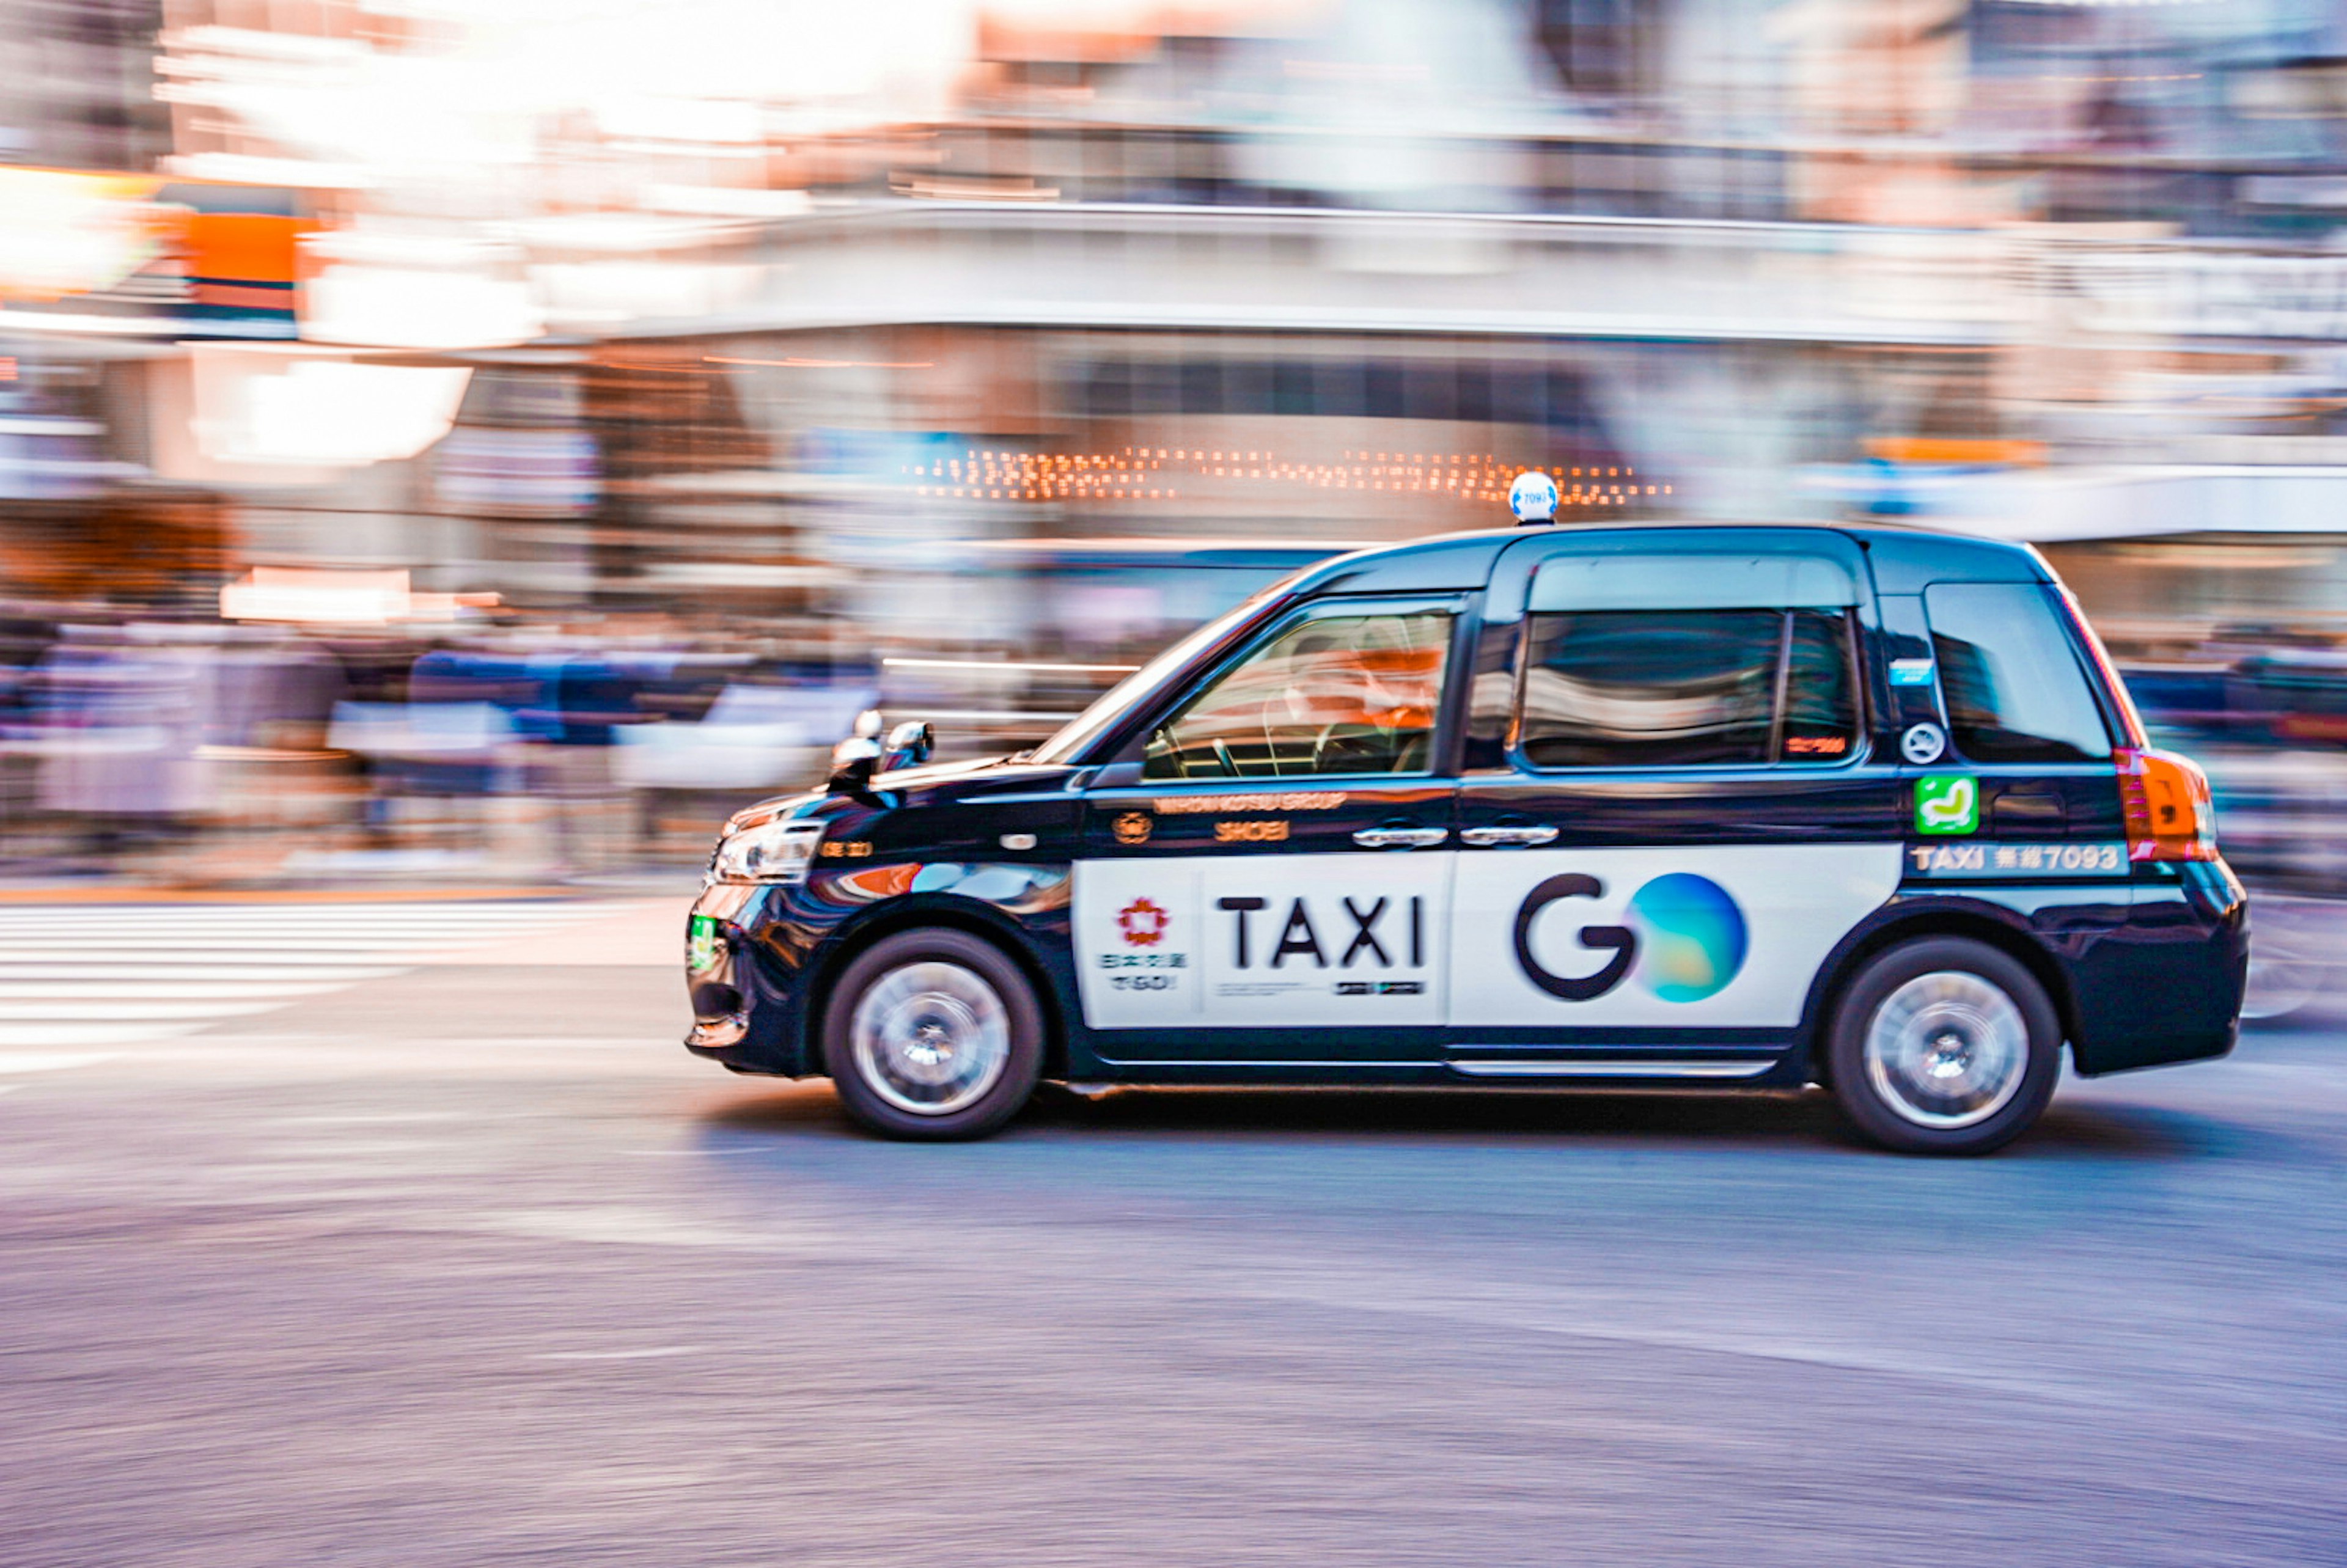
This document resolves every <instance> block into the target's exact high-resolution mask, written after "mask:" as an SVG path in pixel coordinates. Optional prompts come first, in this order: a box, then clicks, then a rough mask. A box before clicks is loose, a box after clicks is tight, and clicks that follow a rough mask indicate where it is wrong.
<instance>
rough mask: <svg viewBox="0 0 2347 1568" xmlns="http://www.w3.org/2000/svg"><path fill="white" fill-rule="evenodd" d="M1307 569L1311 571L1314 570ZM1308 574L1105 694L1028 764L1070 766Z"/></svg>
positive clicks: (1294, 575) (1210, 626)
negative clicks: (1140, 703)
mask: <svg viewBox="0 0 2347 1568" xmlns="http://www.w3.org/2000/svg"><path fill="white" fill-rule="evenodd" d="M1306 570H1309V568H1307V569H1306ZM1303 575H1304V572H1302V571H1293V572H1290V573H1288V574H1287V575H1286V577H1283V578H1281V579H1279V580H1278V581H1277V582H1275V583H1273V584H1271V585H1270V586H1269V587H1267V588H1265V589H1261V590H1260V591H1258V592H1255V593H1252V594H1249V595H1248V596H1247V597H1246V598H1245V600H1241V601H1240V602H1239V603H1238V604H1236V605H1235V606H1233V607H1232V608H1231V609H1229V610H1225V611H1224V612H1223V613H1222V614H1220V615H1218V616H1216V617H1214V620H1209V621H1208V622H1206V623H1205V624H1204V626H1201V627H1199V628H1198V629H1197V630H1195V631H1193V632H1191V633H1190V635H1189V636H1187V637H1184V638H1183V639H1182V640H1181V641H1178V642H1176V643H1174V644H1173V646H1172V647H1171V648H1168V649H1167V650H1165V651H1164V652H1163V653H1160V654H1159V655H1158V656H1157V657H1156V658H1154V659H1152V660H1151V661H1149V662H1148V663H1146V664H1143V666H1142V667H1141V668H1140V669H1138V670H1135V671H1133V673H1132V674H1130V675H1127V676H1126V677H1125V678H1124V679H1123V680H1122V681H1119V682H1117V683H1116V684H1115V685H1113V686H1112V687H1110V688H1109V689H1108V690H1107V691H1105V692H1102V693H1101V694H1100V696H1099V697H1098V698H1097V699H1095V700H1094V701H1093V702H1092V706H1091V707H1089V708H1086V709H1085V710H1084V711H1083V712H1081V713H1079V714H1077V715H1076V716H1075V717H1074V718H1072V719H1071V720H1069V721H1068V724H1067V727H1066V728H1065V729H1062V730H1061V732H1060V733H1058V734H1056V735H1053V736H1052V737H1051V739H1050V740H1048V741H1045V742H1044V743H1042V744H1041V745H1040V746H1038V747H1036V748H1035V750H1034V751H1033V752H1032V753H1030V756H1029V759H1028V760H1029V761H1030V762H1038V763H1065V762H1068V761H1071V759H1073V758H1074V757H1076V756H1077V755H1079V754H1080V753H1081V752H1082V751H1083V749H1084V748H1085V747H1086V746H1088V745H1090V744H1092V742H1094V741H1095V740H1098V739H1099V738H1100V734H1101V732H1102V731H1103V730H1105V729H1107V728H1108V727H1109V726H1110V725H1111V724H1112V723H1115V722H1116V720H1117V717H1118V715H1120V714H1122V712H1124V711H1125V709H1126V708H1128V707H1130V706H1132V704H1133V702H1134V700H1135V699H1137V698H1139V697H1142V696H1143V695H1145V694H1146V693H1148V692H1153V691H1154V690H1155V689H1156V688H1157V687H1158V686H1159V685H1160V684H1161V683H1162V682H1164V681H1165V680H1166V679H1167V678H1169V677H1170V676H1172V675H1173V673H1174V671H1178V670H1180V669H1181V668H1182V667H1183V666H1184V664H1187V663H1188V662H1189V661H1191V660H1192V659H1194V658H1195V657H1197V655H1198V654H1199V653H1200V652H1202V651H1204V650H1205V649H1208V648H1211V647H1212V646H1214V643H1216V642H1217V641H1221V640H1222V638H1223V637H1224V635H1225V633H1227V632H1228V631H1230V630H1231V629H1232V628H1234V627H1235V626H1237V625H1238V624H1239V623H1240V622H1242V621H1244V620H1247V619H1248V618H1250V617H1252V616H1253V615H1254V614H1255V611H1257V610H1261V609H1262V608H1263V607H1264V605H1265V604H1266V602H1268V601H1269V600H1274V599H1276V598H1278V597H1279V596H1280V595H1281V594H1284V593H1286V591H1287V590H1288V589H1290V588H1291V587H1293V586H1294V585H1295V583H1296V579H1298V578H1300V577H1302V576H1303Z"/></svg>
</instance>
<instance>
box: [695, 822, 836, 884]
mask: <svg viewBox="0 0 2347 1568" xmlns="http://www.w3.org/2000/svg"><path fill="white" fill-rule="evenodd" d="M821 842H823V824H821V823H819V822H769V823H766V824H764V825H760V826H757V827H745V828H743V829H742V830H741V831H739V832H738V833H729V834H727V835H725V836H724V837H723V838H721V839H719V840H718V841H717V853H716V855H715V856H712V857H711V859H710V862H709V871H710V875H712V876H715V877H717V878H718V879H719V880H720V881H723V882H804V881H805V880H806V876H807V864H808V862H810V861H812V860H813V859H814V858H815V845H818V844H820V843H821Z"/></svg>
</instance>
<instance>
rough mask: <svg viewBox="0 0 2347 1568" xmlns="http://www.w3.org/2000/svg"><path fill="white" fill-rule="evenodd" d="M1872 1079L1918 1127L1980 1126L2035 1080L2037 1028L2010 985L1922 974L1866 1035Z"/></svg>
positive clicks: (1877, 1012) (1892, 998)
mask: <svg viewBox="0 0 2347 1568" xmlns="http://www.w3.org/2000/svg"><path fill="white" fill-rule="evenodd" d="M1865 1056H1866V1075H1867V1080H1868V1081H1869V1082H1870V1083H1871V1084H1872V1085H1873V1086H1874V1091H1875V1093H1876V1095H1877V1096H1879V1097H1880V1098H1881V1101H1882V1102H1883V1103H1884V1104H1886V1105H1888V1106H1889V1107H1890V1108H1891V1110H1892V1111H1893V1112H1896V1113H1897V1114H1898V1115H1899V1116H1900V1117H1901V1119H1902V1120H1904V1121H1908V1122H1913V1123H1914V1124H1915V1125H1916V1126H1918V1127H1929V1128H1932V1129H1934V1130H1952V1129H1954V1128H1959V1127H1972V1126H1976V1125H1978V1124H1979V1123H1980V1122H1985V1121H1987V1120H1988V1119H1989V1118H1990V1117H1992V1116H1993V1115H1995V1114H1996V1113H1997V1112H2000V1111H2002V1110H2004V1108H2005V1107H2006V1106H2007V1105H2009V1104H2011V1103H2012V1102H2013V1099H2014V1096H2015V1095H2017V1094H2019V1093H2020V1092H2021V1085H2022V1081H2023V1080H2024V1079H2025V1078H2026V1077H2027V1076H2028V1074H2029V1022H2028V1020H2026V1019H2024V1017H2023V1016H2022V1013H2021V1007H2020V1004H2019V1003H2017V1002H2015V1001H2014V999H2013V998H2012V996H2011V995H2009V994H2008V993H2007V992H2006V991H2005V989H2004V987H2002V986H2000V985H1998V984H1997V983H1996V982H1995V981H1993V980H1991V979H1987V978H1985V977H1984V976H1981V975H1975V974H1973V973H1971V972H1969V971H1967V970H1963V969H1940V970H1935V971H1933V972H1932V973H1931V974H1925V975H1918V976H1916V977H1915V978H1914V979H1911V980H1909V981H1907V982H1906V983H1905V984H1904V985H1902V986H1901V987H1900V988H1899V989H1897V990H1894V991H1892V992H1891V994H1890V995H1889V996H1888V997H1886V998H1884V999H1883V1001H1882V1005H1881V1006H1880V1007H1878V1008H1876V1009H1874V1017H1873V1019H1872V1020H1870V1021H1869V1023H1868V1025H1867V1030H1866V1052H1865Z"/></svg>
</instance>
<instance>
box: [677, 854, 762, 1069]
mask: <svg viewBox="0 0 2347 1568" xmlns="http://www.w3.org/2000/svg"><path fill="white" fill-rule="evenodd" d="M764 891H765V889H764V888H763V887H759V886H750V885H747V884H742V883H729V882H712V883H710V884H709V885H708V886H704V887H703V888H702V890H701V897H698V898H696V899H694V900H693V903H692V912H691V913H690V914H689V915H687V916H686V917H685V927H684V983H685V989H686V992H687V994H688V995H689V996H690V997H691V999H692V1028H691V1029H690V1030H686V1031H685V1036H684V1044H685V1048H686V1049H687V1050H691V1051H693V1052H694V1053H695V1054H697V1055H701V1056H706V1057H709V1058H711V1059H712V1060H714V1061H723V1062H725V1063H726V1064H727V1065H729V1066H733V1065H736V1062H735V1061H734V1060H733V1052H734V1051H735V1050H737V1049H738V1048H740V1047H741V1046H742V1045H743V1042H744V1041H745V1040H748V1039H749V1037H750V1009H751V995H752V992H751V988H750V986H749V984H748V983H747V982H748V981H749V979H750V973H749V970H750V959H749V957H748V955H747V954H746V953H745V952H744V951H743V925H744V922H745V919H746V918H747V917H750V916H751V914H752V911H753V910H754V909H755V907H756V906H757V905H758V903H759V901H760V895H761V894H763V893H764Z"/></svg>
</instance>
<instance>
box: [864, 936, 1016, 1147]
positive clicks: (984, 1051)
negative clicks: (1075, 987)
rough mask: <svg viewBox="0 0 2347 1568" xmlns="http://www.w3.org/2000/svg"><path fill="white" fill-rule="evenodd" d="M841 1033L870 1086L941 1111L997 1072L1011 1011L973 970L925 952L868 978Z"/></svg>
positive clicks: (1005, 1058) (979, 1089)
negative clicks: (869, 981)
mask: <svg viewBox="0 0 2347 1568" xmlns="http://www.w3.org/2000/svg"><path fill="white" fill-rule="evenodd" d="M848 1038H849V1042H850V1044H851V1046H852V1047H853V1048H854V1050H855V1055H856V1067H857V1068H858V1069H859V1070H860V1071H861V1072H862V1074H863V1077H864V1081H865V1082H866V1084H868V1085H870V1086H871V1089H872V1091H873V1092H874V1093H876V1094H877V1095H879V1096H880V1098H881V1099H883V1100H885V1101H887V1102H888V1103H889V1104H890V1105H893V1106H895V1107H896V1108H897V1110H899V1111H905V1112H911V1113H912V1114H913V1115H916V1116H948V1115H951V1114H952V1113H953V1112H957V1111H959V1110H962V1109H964V1108H965V1107H967V1106H969V1105H971V1104H974V1103H976V1102H978V1101H979V1100H980V1099H982V1098H984V1097H985V1094H986V1092H987V1091H988V1090H989V1089H992V1088H993V1087H994V1085H995V1084H996V1083H997V1082H998V1081H999V1080H1000V1079H1001V1077H1002V1071H1003V1069H1004V1067H1005V1066H1007V1065H1008V1064H1009V1062H1010V1009H1007V1008H1005V1007H1004V1006H1003V1005H1002V998H1001V996H1000V995H999V993H998V992H997V991H996V990H995V989H994V988H993V987H992V986H991V985H989V984H988V983H987V981H986V979H984V977H982V976H980V975H979V973H978V972H977V971H976V970H973V969H969V968H963V967H962V966H961V965H959V964H950V963H946V962H943V961H941V960H936V959H930V960H926V961H924V962H921V963H917V964H906V965H903V966H901V967H900V968H894V969H890V970H889V971H888V972H887V974H885V975H882V976H881V977H880V979H878V980H877V981H876V982H874V984H873V985H872V986H871V987H869V988H868V989H866V991H865V993H864V995H863V996H862V997H861V998H859V999H857V1000H856V1011H855V1014H854V1016H853V1017H852V1018H851V1020H849V1025H848Z"/></svg>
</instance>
